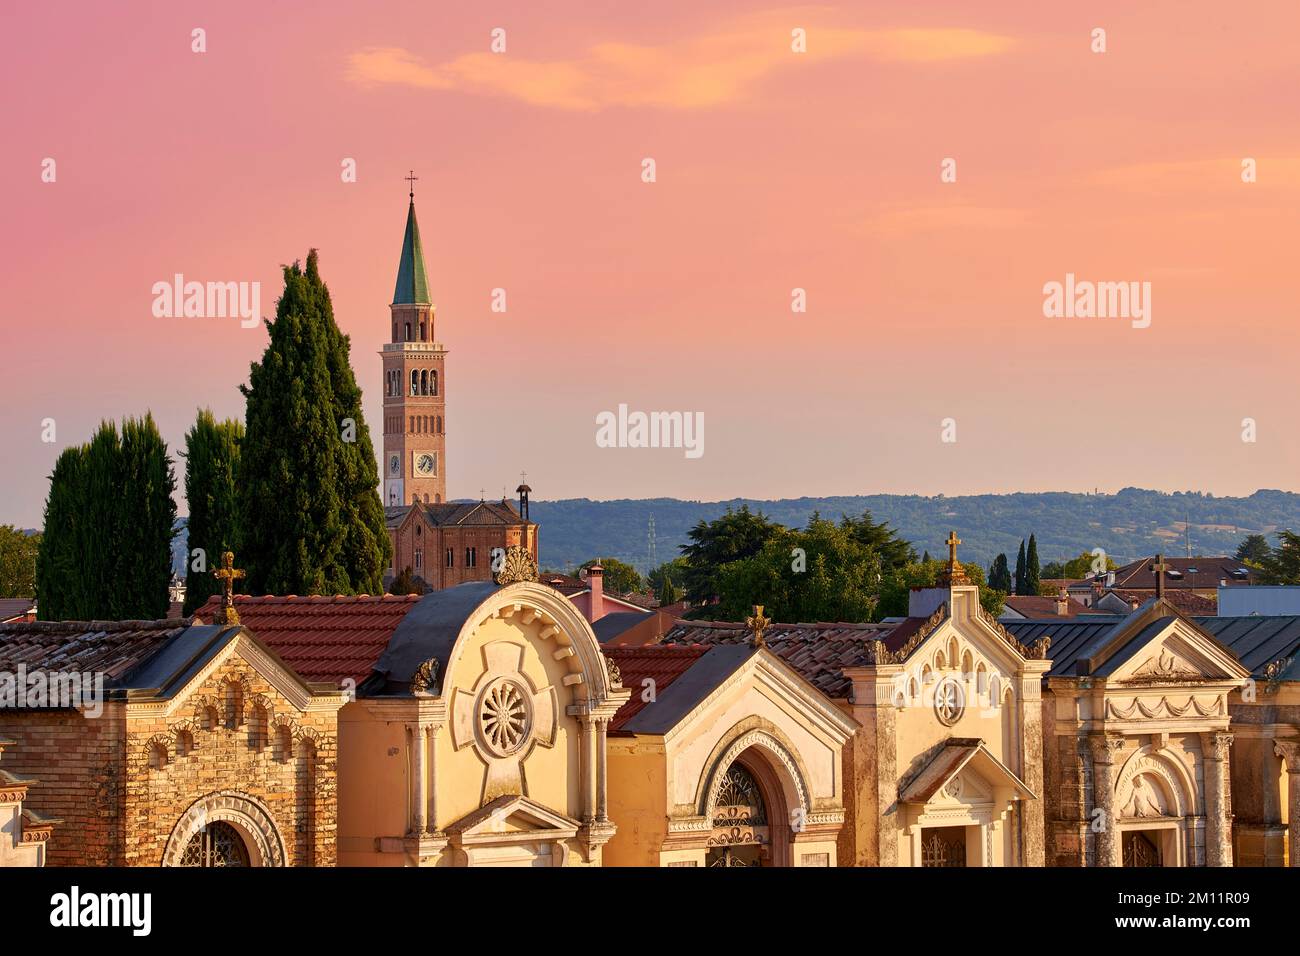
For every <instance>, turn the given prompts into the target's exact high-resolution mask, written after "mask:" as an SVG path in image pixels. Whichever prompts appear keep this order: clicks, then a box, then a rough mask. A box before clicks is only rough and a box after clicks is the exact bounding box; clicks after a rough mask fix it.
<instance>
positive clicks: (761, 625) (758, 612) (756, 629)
mask: <svg viewBox="0 0 1300 956" xmlns="http://www.w3.org/2000/svg"><path fill="white" fill-rule="evenodd" d="M771 623H772V620H771V618H766V617H764V616H763V605H761V604H755V605H754V614H753V616H752V617H747V618H745V626H746V627H748V628H749V633H750V634H752V635H753V636H754V646H755V647H767V638H766V637H764V634H765V632H766V631H767V627H768V625H769V624H771Z"/></svg>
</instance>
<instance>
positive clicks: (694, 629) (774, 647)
mask: <svg viewBox="0 0 1300 956" xmlns="http://www.w3.org/2000/svg"><path fill="white" fill-rule="evenodd" d="M924 623H925V619H924V618H907V619H906V620H905V621H903V622H902V623H901V624H773V625H771V626H770V627H768V628H767V630H766V631H765V632H764V636H765V638H766V640H767V649H768V650H769V651H771V652H772V653H773V654H775V655H776V656H777V657H779V658H780V659H781V660H782V661H784V662H785V664H786V665H787V666H789V667H791V668H793V669H794V670H795V671H796V672H798V673H799V674H800V675H801V676H802V677H803V678H804V680H806V681H808V682H809V683H810V684H812V685H813V686H814V687H816V688H817V689H818V690H819V691H821V692H822V693H823V694H825V695H826V696H827V697H846V696H848V693H849V688H850V686H851V684H852V682H851V681H850V680H849V679H848V678H847V677H845V676H844V674H843V671H844V668H846V667H860V666H863V665H865V664H867V663H869V661H870V658H869V657H868V650H869V645H870V644H871V642H873V641H884V642H885V644H886V646H887V647H890V648H891V649H894V647H893V646H892V645H899V646H901V645H902V644H903V643H905V642H906V639H907V637H908V636H909V635H910V634H911V633H912V632H914V631H915V630H916V628H918V627H920V626H921V625H922V624H924ZM750 640H751V635H750V632H749V628H748V627H746V626H745V625H744V624H736V623H727V622H719V621H678V622H677V623H676V624H675V625H674V626H673V628H672V629H671V630H670V631H669V632H668V633H667V634H665V635H664V643H665V644H700V645H706V646H712V645H715V644H747V643H748V642H749V641H750ZM624 682H625V684H626V676H625V678H624ZM627 686H631V685H627Z"/></svg>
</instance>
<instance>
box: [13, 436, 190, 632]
mask: <svg viewBox="0 0 1300 956" xmlns="http://www.w3.org/2000/svg"><path fill="white" fill-rule="evenodd" d="M175 490H176V476H175V472H174V470H173V468H172V463H171V459H170V458H169V457H168V455H167V444H166V442H164V441H163V439H162V435H161V434H159V432H158V427H157V425H155V424H154V420H153V417H152V416H151V415H147V414H146V415H145V417H144V418H143V419H126V420H125V421H124V422H123V423H122V432H121V434H120V435H119V434H118V430H117V426H116V425H115V424H113V423H112V422H104V423H102V424H101V425H100V427H99V430H98V431H97V432H96V433H95V435H94V437H93V438H92V439H91V441H90V443H89V444H88V445H82V446H80V447H77V448H68V449H66V450H65V451H64V452H63V454H62V455H60V456H59V459H58V461H57V462H56V463H55V466H54V472H53V474H52V475H51V476H50V494H49V497H48V498H47V499H46V503H45V530H44V532H43V535H42V541H41V551H40V554H39V555H38V557H37V567H36V588H37V606H38V608H39V614H40V617H41V618H42V619H43V620H70V619H77V620H109V621H121V620H140V619H154V618H163V617H166V615H167V606H168V584H169V582H170V580H171V540H172V538H173V537H174V536H175V534H176V529H175V525H176V502H175V500H174V499H173V498H172V495H173V493H174V492H175Z"/></svg>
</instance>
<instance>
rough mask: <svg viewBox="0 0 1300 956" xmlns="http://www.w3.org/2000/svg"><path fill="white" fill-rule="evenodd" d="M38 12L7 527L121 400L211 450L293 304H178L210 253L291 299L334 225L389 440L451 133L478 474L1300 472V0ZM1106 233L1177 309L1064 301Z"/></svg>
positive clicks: (151, 7)
mask: <svg viewBox="0 0 1300 956" xmlns="http://www.w3.org/2000/svg"><path fill="white" fill-rule="evenodd" d="M864 8H866V9H864ZM497 27H500V28H502V29H504V30H505V31H506V33H505V35H506V52H505V53H503V54H495V53H492V52H491V51H490V49H489V44H490V42H491V31H492V30H493V29H494V28H497ZM1097 27H1101V28H1104V29H1105V31H1106V45H1107V51H1106V52H1105V53H1100V54H1099V53H1094V52H1092V50H1091V49H1090V45H1091V43H1092V39H1091V36H1090V34H1091V31H1092V30H1093V29H1094V28H1097ZM195 28H202V29H203V30H205V31H206V44H207V51H206V52H204V53H194V52H192V51H191V42H192V41H191V31H192V30H193V29H195ZM796 28H802V29H803V30H805V31H806V35H807V52H806V53H802V54H800V53H795V52H793V51H792V50H791V31H792V30H794V29H796ZM4 32H5V42H4V56H3V57H0V83H2V84H3V89H4V91H5V93H4V100H5V107H4V118H5V122H4V140H5V146H4V148H3V149H2V150H0V201H2V208H3V210H4V216H3V221H4V227H3V232H2V233H0V237H2V238H0V253H2V256H0V261H2V262H3V267H2V269H3V276H4V281H3V295H0V309H3V312H2V313H0V319H2V321H3V339H2V341H3V351H4V357H5V363H4V367H5V374H4V377H3V385H2V386H0V388H2V389H3V401H2V402H0V447H3V449H4V451H5V459H6V460H5V462H4V466H3V468H4V470H3V475H4V477H3V481H0V489H2V490H3V493H4V494H3V501H2V502H0V523H16V524H19V525H21V526H28V527H32V526H39V524H40V522H41V510H42V507H43V503H44V498H45V494H46V492H47V488H48V476H49V473H50V470H51V468H52V466H53V463H54V460H55V458H56V456H57V454H58V452H59V450H60V449H61V448H62V447H63V446H65V445H67V444H72V443H77V442H82V441H85V440H86V439H87V438H88V437H89V435H90V433H91V432H92V430H93V429H94V427H95V426H96V424H97V423H98V422H99V420H100V419H102V418H113V419H120V418H121V417H123V416H124V415H133V414H142V413H143V412H144V411H146V410H152V412H153V414H154V416H155V417H156V418H157V419H158V421H159V423H160V425H161V427H162V429H163V432H164V435H165V437H166V438H167V440H168V442H169V444H170V446H171V448H172V449H173V451H174V452H175V451H178V450H180V449H181V448H182V447H183V435H184V433H185V430H186V429H187V428H188V426H189V425H190V424H191V423H192V421H193V419H194V414H195V410H196V408H197V407H200V406H209V407H211V408H212V409H213V411H214V412H215V413H216V414H217V415H218V416H219V417H227V416H229V417H239V418H242V417H243V411H244V409H243V399H242V397H241V395H240V393H239V391H238V386H239V385H240V384H241V383H244V382H246V381H247V378H248V368H249V363H250V362H252V361H255V360H257V359H258V358H259V357H260V355H261V353H262V350H263V349H264V347H265V344H266V333H265V330H264V329H263V328H262V327H261V326H260V325H259V326H257V327H256V328H252V329H245V328H241V327H240V324H239V322H238V320H237V319H229V318H227V319H219V318H211V319H193V318H191V319H186V318H155V317H154V316H153V314H152V311H151V306H152V302H153V296H152V293H151V288H152V286H153V284H154V283H155V282H159V281H170V280H171V278H172V276H173V275H174V274H175V273H178V272H179V273H183V274H184V275H185V276H186V278H187V279H192V280H198V281H208V280H213V281H236V282H239V281H249V282H251V281H258V282H260V283H261V285H262V312H263V313H264V314H266V315H271V314H273V313H274V309H275V299H276V298H277V296H278V295H279V291H280V287H281V278H280V265H281V264H283V263H287V262H290V261H292V260H294V259H295V258H299V259H301V258H305V257H306V254H307V251H308V249H309V248H312V247H315V248H317V249H319V250H320V263H321V270H322V273H323V275H324V277H325V279H326V281H327V283H328V284H329V287H330V290H331V293H332V295H333V301H334V308H335V314H336V317H337V319H338V322H339V324H340V326H341V327H342V329H343V330H344V332H346V333H347V334H348V335H349V336H351V341H352V364H353V367H354V369H355V370H356V373H357V377H358V380H359V382H360V384H361V386H362V388H363V389H364V390H365V401H366V405H365V408H366V416H367V421H368V423H369V425H370V427H371V430H372V439H373V441H374V443H375V446H376V449H377V450H378V449H379V448H380V447H381V445H382V438H381V436H380V434H379V430H380V423H381V418H380V395H381V383H382V377H381V367H380V360H379V357H378V355H377V354H376V352H377V350H378V349H379V348H380V345H381V344H382V342H383V341H385V340H386V338H387V336H388V330H389V313H388V308H387V306H388V303H389V301H390V299H391V296H392V291H393V280H394V275H395V272H396V268H397V259H398V253H399V251H400V247H401V239H402V228H403V224H404V219H405V214H406V202H407V197H406V190H407V185H406V183H405V182H404V181H403V177H404V176H405V175H406V174H407V170H408V169H414V170H415V174H416V175H417V176H419V177H420V179H419V182H418V183H417V185H416V209H417V212H418V215H419V219H420V226H421V232H422V234H423V241H424V248H425V253H426V256H427V260H428V267H429V275H430V284H431V287H432V291H433V298H434V300H435V302H436V303H437V335H436V337H437V339H438V340H439V341H440V342H442V343H443V344H444V345H445V346H446V347H447V348H448V349H449V350H450V355H449V358H448V365H447V397H448V425H447V433H448V452H447V454H448V462H447V464H448V476H449V492H450V494H451V496H452V497H469V496H477V495H478V492H479V489H480V488H484V489H485V490H486V493H487V494H488V495H489V496H494V495H499V494H500V493H501V490H502V488H503V487H508V488H509V489H510V490H511V491H513V488H514V486H515V485H516V484H517V483H518V475H519V471H520V470H521V469H527V472H528V481H529V484H530V485H531V486H532V487H533V489H534V495H535V497H536V498H539V499H555V498H569V497H590V498H600V499H607V498H624V497H631V498H640V497H657V496H673V497H679V498H689V499H705V500H715V499H721V498H731V497H735V496H749V497H760V498H776V497H797V496H802V495H829V494H865V493H872V492H897V493H921V494H936V493H940V492H942V493H944V494H948V495H957V494H965V493H975V492H1003V491H1039V490H1085V489H1086V490H1089V491H1091V490H1092V489H1093V488H1094V487H1100V488H1101V489H1102V490H1110V491H1113V490H1116V489H1118V488H1120V487H1123V486H1126V485H1137V486H1142V487H1149V488H1159V489H1163V490H1177V489H1196V490H1204V491H1210V492H1213V493H1215V494H1249V493H1251V492H1253V491H1254V490H1256V489H1257V488H1261V487H1263V488H1283V489H1288V490H1300V480H1297V474H1298V472H1300V423H1298V422H1297V417H1296V413H1295V409H1296V398H1297V391H1298V388H1297V378H1298V377H1300V375H1298V373H1297V363H1296V344H1297V333H1296V325H1297V321H1298V320H1300V305H1298V303H1297V294H1296V287H1297V276H1300V268H1297V265H1296V250H1297V239H1296V224H1297V213H1298V212H1300V123H1298V122H1297V120H1298V119H1300V109H1298V108H1297V91H1300V5H1297V4H1296V3H1295V0H1276V2H1260V3H1246V4H1223V3H1212V2H1187V0H1176V2H1175V0H1167V2H1150V3H1142V4H1133V3H1128V2H1114V3H1087V4H1056V3H1042V2H1023V3H1021V2H988V3H980V4H973V3H970V2H969V0H961V2H957V0H952V2H926V3H916V2H902V0H898V2H874V3H871V4H845V5H843V6H838V7H837V6H829V5H828V6H789V7H782V6H770V5H761V4H754V3H738V2H723V3H710V4H700V3H698V2H656V3H652V4H632V3H605V4H595V3H587V4H582V3H563V2H560V3H547V4H536V3H512V4H493V3H476V4H450V3H429V2H418V3H417V2H411V3H383V2H368V3H365V4H356V3H336V2H325V0H314V2H311V3H273V4H271V3H253V2H247V3H242V2H241V3H222V4H207V3H203V4H200V3H185V2H179V3H178V2H165V3H164V2H159V3H152V4H144V3H114V4H95V5H90V4H67V3H61V2H54V3H49V4H23V5H22V6H21V7H20V8H18V9H16V10H14V11H10V12H8V13H7V14H6V30H5V31H4ZM647 157H649V158H653V159H654V160H655V163H656V167H657V170H656V171H657V181H656V182H654V183H645V182H643V181H642V178H641V170H642V160H643V159H645V158H647ZM946 157H951V158H953V159H955V160H956V164H957V182H955V183H942V182H941V181H940V164H941V162H942V161H943V160H944V159H945V158H946ZM46 158H52V159H54V160H55V162H56V164H57V165H56V170H57V178H56V181H55V182H53V183H47V182H42V176H41V174H42V162H43V160H45V159H46ZM348 158H352V159H355V160H356V165H357V174H358V181H357V182H355V183H346V182H343V181H342V178H341V175H340V173H341V168H342V167H341V164H342V163H343V161H344V160H345V159H348ZM1245 158H1252V159H1254V160H1255V161H1256V164H1257V176H1258V181H1257V182H1254V183H1243V181H1242V160H1243V159H1245ZM1067 273H1073V274H1075V275H1076V276H1077V277H1079V278H1080V279H1088V280H1093V281H1138V282H1150V283H1151V287H1152V322H1151V326H1150V327H1149V328H1146V329H1135V328H1133V327H1132V326H1131V323H1130V322H1129V321H1128V320H1127V319H1113V318H1111V319H1097V318H1092V319H1085V318H1055V319H1050V318H1045V317H1044V315H1043V298H1044V296H1043V286H1044V284H1045V283H1048V282H1052V281H1064V279H1065V276H1066V274H1067ZM498 287H499V288H504V289H505V290H506V292H507V302H508V312H506V313H505V314H495V313H493V312H492V311H491V310H490V304H491V294H492V290H493V289H494V288H498ZM796 287H798V288H803V289H805V290H806V291H807V302H808V310H807V312H806V314H794V313H792V312H791V307H790V303H791V290H792V289H794V288H796ZM620 403H623V404H627V405H628V406H629V407H630V408H632V409H634V410H644V411H654V410H670V411H683V412H702V413H703V414H704V418H705V423H706V424H705V453H704V455H703V456H702V457H700V458H698V459H693V458H687V457H686V456H685V455H684V454H683V452H682V451H681V450H671V449H608V448H600V447H597V444H596V441H595V434H596V424H595V420H596V416H597V415H598V414H599V413H600V412H602V411H612V410H616V409H617V407H618V405H619V404H620ZM1247 417H1250V418H1254V419H1255V420H1256V422H1257V429H1258V440H1257V441H1256V442H1254V443H1247V442H1243V441H1242V420H1243V419H1244V418H1247ZM46 418H53V419H54V420H55V422H56V423H57V438H58V440H57V443H55V444H46V443H42V441H41V431H42V425H41V423H42V420H43V419H46ZM945 418H953V419H955V421H956V428H957V441H956V442H955V443H944V442H942V441H941V422H942V421H943V419H945ZM183 471H184V462H183V460H181V459H179V456H177V472H178V480H179V479H180V478H181V477H183ZM185 510H186V509H185V506H184V503H183V502H182V504H181V511H182V513H184V512H185Z"/></svg>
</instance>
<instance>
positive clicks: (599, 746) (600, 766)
mask: <svg viewBox="0 0 1300 956" xmlns="http://www.w3.org/2000/svg"><path fill="white" fill-rule="evenodd" d="M608 731H609V718H608V717H600V718H597V720H596V820H597V822H599V823H607V822H608V821H609V813H608V801H607V799H606V786H607V777H606V770H605V765H606V759H605V746H606V735H607V734H608Z"/></svg>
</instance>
